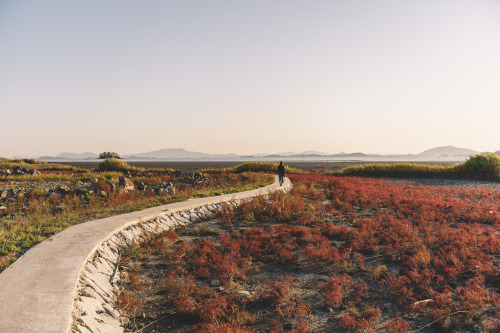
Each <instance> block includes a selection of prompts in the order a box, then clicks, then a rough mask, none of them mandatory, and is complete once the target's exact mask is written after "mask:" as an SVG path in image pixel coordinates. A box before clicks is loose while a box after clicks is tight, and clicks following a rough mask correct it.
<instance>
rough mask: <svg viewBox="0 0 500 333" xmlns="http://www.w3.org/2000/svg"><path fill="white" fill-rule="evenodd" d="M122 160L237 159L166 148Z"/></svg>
mask: <svg viewBox="0 0 500 333" xmlns="http://www.w3.org/2000/svg"><path fill="white" fill-rule="evenodd" d="M122 157H123V158H162V159H184V158H217V159H219V158H239V157H240V155H237V154H208V153H200V152H193V151H187V150H185V149H184V148H166V149H160V150H155V151H151V152H148V153H138V154H130V155H123V156H122Z"/></svg>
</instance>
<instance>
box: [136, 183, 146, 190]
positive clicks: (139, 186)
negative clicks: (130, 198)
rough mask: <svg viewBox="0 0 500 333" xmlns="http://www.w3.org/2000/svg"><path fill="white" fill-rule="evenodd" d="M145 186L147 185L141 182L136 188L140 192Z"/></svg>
mask: <svg viewBox="0 0 500 333" xmlns="http://www.w3.org/2000/svg"><path fill="white" fill-rule="evenodd" d="M146 188H147V185H146V184H144V183H142V182H141V183H139V184H138V185H137V189H138V190H139V191H141V192H142V191H144V190H145V189H146Z"/></svg>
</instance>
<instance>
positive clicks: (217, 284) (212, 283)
mask: <svg viewBox="0 0 500 333" xmlns="http://www.w3.org/2000/svg"><path fill="white" fill-rule="evenodd" d="M210 285H211V286H212V287H218V286H219V285H220V283H219V280H212V281H210Z"/></svg>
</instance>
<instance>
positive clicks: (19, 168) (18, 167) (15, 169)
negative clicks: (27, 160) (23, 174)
mask: <svg viewBox="0 0 500 333" xmlns="http://www.w3.org/2000/svg"><path fill="white" fill-rule="evenodd" d="M12 171H13V172H14V173H17V172H18V171H21V167H20V166H19V165H18V166H16V167H14V169H12Z"/></svg>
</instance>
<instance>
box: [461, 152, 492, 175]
mask: <svg viewBox="0 0 500 333" xmlns="http://www.w3.org/2000/svg"><path fill="white" fill-rule="evenodd" d="M457 169H458V170H459V171H460V173H461V174H462V175H463V176H464V177H466V178H471V179H491V180H497V179H500V156H498V155H495V154H492V153H482V154H479V155H474V156H471V157H470V158H469V159H468V160H467V161H465V162H464V163H462V164H460V165H458V166H457Z"/></svg>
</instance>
